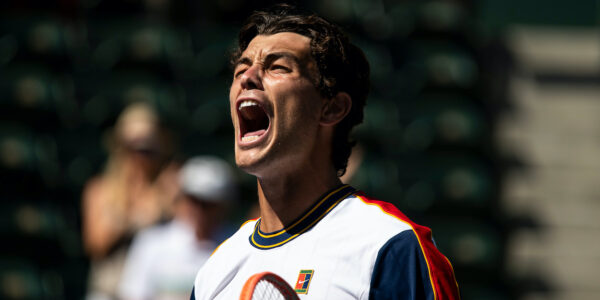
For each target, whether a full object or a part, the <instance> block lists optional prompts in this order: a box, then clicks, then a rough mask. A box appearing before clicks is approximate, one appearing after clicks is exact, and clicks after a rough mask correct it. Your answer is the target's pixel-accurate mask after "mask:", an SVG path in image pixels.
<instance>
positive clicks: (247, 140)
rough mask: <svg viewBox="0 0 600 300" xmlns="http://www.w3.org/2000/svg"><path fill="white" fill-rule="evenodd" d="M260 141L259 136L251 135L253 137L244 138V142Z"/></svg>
mask: <svg viewBox="0 0 600 300" xmlns="http://www.w3.org/2000/svg"><path fill="white" fill-rule="evenodd" d="M256 139H258V135H251V136H243V137H242V142H251V141H254V140H256Z"/></svg>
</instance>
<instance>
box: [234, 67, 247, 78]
mask: <svg viewBox="0 0 600 300" xmlns="http://www.w3.org/2000/svg"><path fill="white" fill-rule="evenodd" d="M247 69H248V68H240V69H238V70H236V71H235V72H234V73H233V78H236V79H237V78H238V77H240V76H242V74H244V72H246V70H247Z"/></svg>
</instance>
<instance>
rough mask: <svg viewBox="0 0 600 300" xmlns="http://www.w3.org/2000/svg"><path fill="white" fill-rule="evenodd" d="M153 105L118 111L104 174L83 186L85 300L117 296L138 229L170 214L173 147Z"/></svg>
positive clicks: (174, 171) (174, 190)
mask: <svg viewBox="0 0 600 300" xmlns="http://www.w3.org/2000/svg"><path fill="white" fill-rule="evenodd" d="M159 124H160V121H159V119H158V116H157V114H156V113H155V111H154V110H153V108H152V107H151V106H150V105H148V104H145V103H134V104H131V105H129V106H128V107H126V108H125V110H124V111H123V112H122V113H121V115H120V117H119V119H118V120H117V123H116V125H115V128H114V131H113V132H112V136H111V140H110V141H109V147H108V148H109V157H108V160H107V164H106V167H105V170H104V172H103V173H102V174H100V175H98V176H96V177H94V178H92V179H91V180H90V181H89V182H88V183H87V184H86V186H85V189H84V191H83V199H82V201H83V203H82V210H83V211H82V213H83V229H82V231H83V241H84V247H85V249H86V252H87V253H88V255H89V256H90V258H91V270H90V276H89V287H88V299H115V292H116V289H117V286H118V283H119V279H120V276H121V271H122V267H123V263H124V259H125V254H126V252H127V249H128V247H129V244H130V242H131V238H132V236H133V234H134V233H136V232H137V231H138V230H140V229H142V228H145V227H148V226H149V225H152V224H155V223H157V222H159V221H161V220H165V219H168V218H170V216H171V213H172V212H171V209H172V204H173V200H174V199H175V197H176V195H177V192H178V190H177V189H178V184H177V171H178V167H177V165H176V164H174V163H173V162H172V161H171V157H172V153H173V149H172V148H173V147H172V145H171V143H170V141H169V139H168V135H167V133H166V132H165V131H164V130H163V129H161V127H160V125H159Z"/></svg>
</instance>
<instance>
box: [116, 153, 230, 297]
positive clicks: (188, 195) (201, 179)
mask: <svg viewBox="0 0 600 300" xmlns="http://www.w3.org/2000/svg"><path fill="white" fill-rule="evenodd" d="M179 186H180V193H179V196H178V197H177V201H176V202H175V204H174V208H173V211H174V218H173V220H171V221H170V222H168V223H166V224H164V225H157V226H154V227H151V228H148V229H145V230H143V231H141V232H140V233H138V234H137V235H136V236H135V239H134V241H133V244H132V246H131V248H130V250H129V252H128V254H127V260H126V262H125V267H124V271H123V276H122V280H121V282H120V286H119V294H118V296H119V299H125V300H143V299H155V300H159V299H165V300H166V299H169V300H177V299H188V298H189V292H190V290H189V287H190V285H191V284H193V282H194V277H195V275H196V273H197V272H198V269H199V268H200V267H201V266H202V265H203V264H204V262H205V261H206V260H207V259H208V258H209V257H210V255H211V253H212V252H213V251H214V249H215V248H216V246H217V243H218V241H222V239H219V237H217V236H216V234H217V233H218V231H219V229H220V228H219V227H220V225H222V221H221V220H222V219H223V216H224V214H225V213H226V209H227V207H228V206H229V205H230V204H231V203H232V202H233V201H235V199H236V198H237V189H236V183H235V179H234V173H233V170H232V169H231V166H229V164H227V163H226V162H224V161H222V160H221V159H219V158H216V157H212V156H197V157H194V158H191V159H189V160H188V161H187V162H186V163H185V164H184V165H183V167H182V168H181V170H180V172H179Z"/></svg>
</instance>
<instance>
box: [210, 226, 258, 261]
mask: <svg viewBox="0 0 600 300" xmlns="http://www.w3.org/2000/svg"><path fill="white" fill-rule="evenodd" d="M257 221H258V219H251V220H248V221H246V222H244V223H243V224H242V225H241V226H240V228H239V229H238V230H237V231H236V232H235V233H234V234H232V235H231V236H230V237H229V238H227V239H226V240H225V241H223V243H221V245H219V246H218V247H217V249H215V251H214V253H215V254H216V253H222V252H227V251H228V249H233V251H239V247H240V246H244V245H246V244H248V243H249V242H248V237H249V236H250V235H251V234H252V231H253V230H254V227H255V226H256V222H257Z"/></svg>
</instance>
